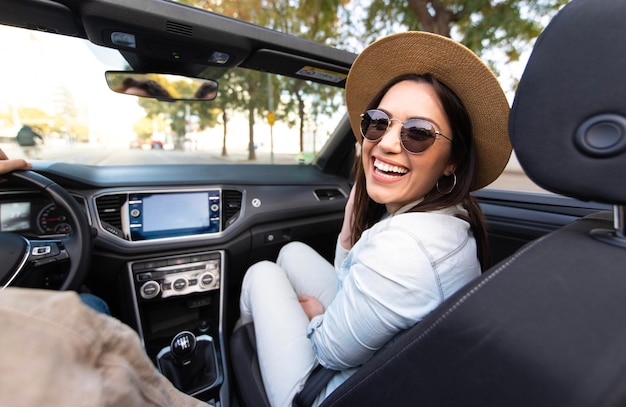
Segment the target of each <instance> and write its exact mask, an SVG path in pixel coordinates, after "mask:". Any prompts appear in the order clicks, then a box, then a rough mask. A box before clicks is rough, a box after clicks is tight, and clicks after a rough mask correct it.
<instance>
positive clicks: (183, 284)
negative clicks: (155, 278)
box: [172, 277, 188, 291]
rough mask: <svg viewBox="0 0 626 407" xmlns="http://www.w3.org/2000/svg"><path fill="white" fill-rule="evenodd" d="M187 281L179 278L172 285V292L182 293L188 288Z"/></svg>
mask: <svg viewBox="0 0 626 407" xmlns="http://www.w3.org/2000/svg"><path fill="white" fill-rule="evenodd" d="M187 284H188V283H187V279H186V278H183V277H179V278H177V279H176V280H174V282H173V283H172V290H174V291H182V290H184V289H185V288H187Z"/></svg>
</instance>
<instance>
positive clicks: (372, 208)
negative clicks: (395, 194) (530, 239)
mask: <svg viewBox="0 0 626 407" xmlns="http://www.w3.org/2000/svg"><path fill="white" fill-rule="evenodd" d="M406 80H410V81H415V82H417V83H427V84H430V85H432V86H433V88H434V89H435V92H436V94H437V96H438V97H439V100H440V101H441V104H442V106H443V109H444V111H445V113H446V116H447V117H448V121H449V123H450V126H451V128H452V131H453V133H454V134H453V135H452V149H451V157H450V160H451V162H452V163H454V164H455V165H456V170H455V174H456V180H457V182H456V185H455V186H454V188H453V189H452V191H450V192H449V193H448V190H449V189H450V187H452V177H442V178H441V179H440V181H441V190H442V191H443V192H444V193H442V192H440V191H439V190H438V188H437V187H436V186H435V187H434V188H433V189H432V190H431V191H430V192H428V193H427V194H426V196H425V197H424V200H423V201H422V202H420V203H419V204H418V205H416V206H415V207H414V208H412V209H411V210H410V212H429V211H434V210H438V209H443V208H447V207H450V206H454V205H457V204H462V205H463V207H464V208H465V209H466V210H467V212H468V215H467V216H466V217H465V216H459V217H461V218H462V219H464V220H465V221H467V222H468V223H469V224H470V226H471V229H472V232H473V234H474V238H475V239H476V245H477V248H478V259H479V261H480V264H481V267H482V269H483V270H486V269H487V268H488V267H489V266H490V262H491V260H490V255H489V241H488V239H487V228H486V224H485V218H484V216H483V213H482V211H481V209H480V207H479V206H478V202H477V201H476V199H475V198H474V197H473V196H472V195H470V187H471V184H472V180H473V179H474V172H475V167H476V162H475V161H476V156H475V153H474V143H473V138H472V124H471V122H470V118H469V115H468V113H467V110H466V109H465V106H463V103H462V102H461V100H460V99H459V98H458V96H457V95H456V94H455V93H454V92H452V90H451V89H449V88H448V87H447V86H446V85H444V84H443V83H441V82H439V81H438V80H437V79H435V78H434V77H433V76H432V75H428V74H426V75H413V74H410V75H403V76H400V77H397V78H395V79H393V80H392V81H390V82H389V83H387V85H385V86H384V87H383V88H382V89H381V90H380V91H379V92H378V93H377V94H376V96H374V98H373V99H372V101H371V102H370V103H369V105H368V106H367V109H375V108H377V107H378V105H379V104H380V101H381V100H382V98H383V97H384V96H385V94H386V93H387V91H388V90H389V89H390V88H391V87H392V86H394V85H395V84H397V83H399V82H402V81H406ZM361 161H362V157H361V159H357V160H355V162H354V168H353V171H354V175H355V180H356V184H355V186H354V187H355V188H356V190H355V196H354V215H353V218H352V225H351V229H352V243H353V244H354V243H356V242H357V241H358V240H359V239H360V238H361V235H362V234H363V232H364V231H365V230H366V229H368V228H369V227H371V226H372V225H374V224H375V223H376V222H378V221H379V220H380V218H381V217H382V216H383V214H384V213H385V211H386V209H385V205H383V204H379V203H376V202H374V201H373V200H372V199H371V198H370V197H369V195H367V189H366V186H365V170H364V169H363V164H362V162H361Z"/></svg>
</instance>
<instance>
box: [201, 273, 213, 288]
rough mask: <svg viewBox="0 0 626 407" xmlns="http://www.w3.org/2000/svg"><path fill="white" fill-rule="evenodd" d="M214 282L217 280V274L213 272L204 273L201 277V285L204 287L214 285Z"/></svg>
mask: <svg viewBox="0 0 626 407" xmlns="http://www.w3.org/2000/svg"><path fill="white" fill-rule="evenodd" d="M214 282H215V276H214V275H213V274H211V273H204V274H203V275H202V276H201V277H200V285H201V286H202V288H207V287H210V286H212V285H213V283H214Z"/></svg>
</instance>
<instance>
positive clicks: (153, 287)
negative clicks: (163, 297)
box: [139, 280, 161, 300]
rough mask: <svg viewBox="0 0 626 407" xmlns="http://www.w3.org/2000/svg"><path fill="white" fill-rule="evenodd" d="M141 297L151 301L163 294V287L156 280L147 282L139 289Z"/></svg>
mask: <svg viewBox="0 0 626 407" xmlns="http://www.w3.org/2000/svg"><path fill="white" fill-rule="evenodd" d="M139 291H140V293H141V297H142V298H144V299H146V300H150V299H152V298H154V297H156V296H157V295H159V293H160V292H161V286H160V285H159V283H157V282H156V281H154V280H150V281H146V282H145V283H144V284H143V285H142V286H141V288H140V289H139Z"/></svg>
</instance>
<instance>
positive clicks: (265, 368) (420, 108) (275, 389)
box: [240, 32, 511, 406]
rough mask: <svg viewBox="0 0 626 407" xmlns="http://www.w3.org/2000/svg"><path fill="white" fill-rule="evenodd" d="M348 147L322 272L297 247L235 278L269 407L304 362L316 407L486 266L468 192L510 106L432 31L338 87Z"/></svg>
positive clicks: (498, 140)
mask: <svg viewBox="0 0 626 407" xmlns="http://www.w3.org/2000/svg"><path fill="white" fill-rule="evenodd" d="M346 102H347V106H348V114H349V116H350V122H351V125H352V129H353V131H354V134H355V136H356V137H357V140H358V141H359V143H360V154H358V157H359V159H358V160H357V161H358V162H357V163H356V166H355V168H356V179H355V186H354V187H353V188H352V191H351V193H350V197H349V199H348V203H347V205H346V209H345V219H344V224H343V227H342V230H341V233H340V235H339V238H338V241H337V250H336V256H335V261H334V263H335V264H334V267H333V265H331V264H330V263H328V262H327V261H326V260H324V259H323V258H322V257H321V256H319V255H318V254H317V253H316V252H315V251H314V250H312V249H311V248H309V247H308V246H306V245H304V244H302V243H290V244H288V245H286V246H285V247H283V249H282V250H281V252H280V254H279V257H278V259H277V261H276V263H272V262H267V261H266V262H261V263H258V264H255V265H253V266H252V267H251V268H250V269H249V270H248V272H247V273H246V276H245V278H244V282H243V287H242V294H241V300H240V307H241V321H240V322H241V323H242V324H245V323H250V322H254V324H255V325H254V326H255V333H256V338H257V349H258V357H259V365H260V368H261V373H262V376H263V382H264V385H265V389H266V393H267V395H268V398H269V400H270V403H271V404H272V405H273V406H288V405H291V401H292V399H293V397H294V395H295V394H296V393H297V392H298V391H299V390H300V389H301V388H302V386H303V384H304V382H305V381H306V379H307V377H308V376H309V374H310V372H311V371H312V369H313V368H314V367H315V366H316V365H317V364H322V365H323V366H325V367H327V368H330V369H333V370H337V373H336V374H335V375H334V377H333V378H332V379H331V381H330V383H329V384H328V385H327V386H326V388H325V389H324V390H323V391H322V393H321V394H320V395H319V396H318V398H317V400H316V404H319V403H320V402H321V401H322V400H323V399H324V398H325V397H326V396H327V395H328V394H330V392H332V391H333V390H334V389H335V388H336V387H338V386H339V385H340V384H341V383H342V382H343V381H345V380H346V379H347V378H348V377H349V376H350V375H351V374H352V373H353V372H354V371H355V369H357V368H358V367H359V366H360V365H362V364H363V363H365V362H366V361H367V360H369V359H370V358H371V357H372V356H373V355H374V354H375V353H376V351H377V350H379V349H380V348H381V347H383V346H384V345H385V343H387V342H388V341H389V340H390V339H391V338H392V337H393V336H395V335H396V334H397V333H399V332H401V331H403V330H405V329H408V328H410V327H411V326H413V325H414V324H416V323H417V322H419V321H420V320H421V319H423V318H424V316H425V315H427V314H428V313H429V312H430V311H432V310H433V309H434V308H435V307H437V306H438V305H439V304H441V302H443V301H444V300H445V299H446V298H448V297H449V296H450V295H452V294H453V293H454V292H455V291H457V290H458V289H459V288H461V287H462V286H463V285H465V284H466V283H467V282H469V281H471V280H472V279H474V278H476V277H477V276H479V275H480V273H481V270H484V269H485V268H486V267H487V266H488V248H487V237H486V231H485V226H484V220H483V216H482V213H481V211H480V209H479V207H478V205H477V203H476V202H475V200H474V199H473V198H472V197H471V196H470V192H471V191H473V190H476V189H478V188H482V187H483V186H485V185H487V184H489V183H491V182H492V181H493V180H495V178H497V176H498V175H499V174H500V173H501V172H502V170H503V169H504V166H505V165H506V163H507V161H508V159H509V156H510V153H511V146H510V143H509V141H508V136H507V119H508V110H509V106H508V103H507V100H506V97H505V96H504V93H503V91H502V89H501V87H500V85H499V84H498V81H497V80H496V78H495V77H494V76H493V74H492V73H491V71H490V70H489V69H488V68H487V67H486V66H485V65H484V64H483V63H482V62H481V61H480V60H479V58H478V57H476V55H475V54H473V53H472V52H471V51H470V50H468V49H467V48H465V47H464V46H462V45H460V44H458V43H456V42H454V41H452V40H450V39H448V38H445V37H441V36H438V35H434V34H428V33H423V32H407V33H401V34H395V35H392V36H389V37H385V38H383V39H381V40H379V41H377V42H375V43H373V44H372V45H370V46H369V47H367V48H366V49H365V50H364V51H363V52H362V53H361V54H360V55H359V56H358V58H357V59H356V60H355V62H354V64H353V66H352V69H351V70H350V73H349V75H348V79H347V82H346Z"/></svg>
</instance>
